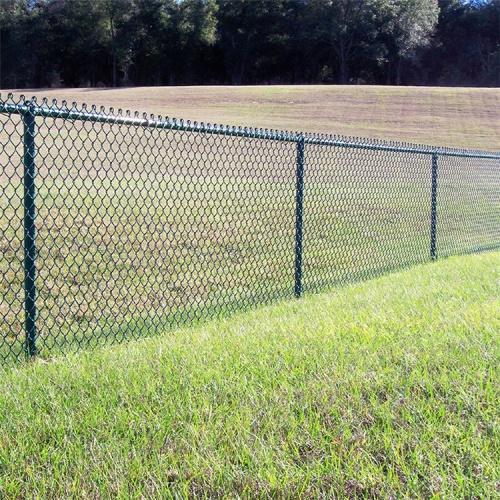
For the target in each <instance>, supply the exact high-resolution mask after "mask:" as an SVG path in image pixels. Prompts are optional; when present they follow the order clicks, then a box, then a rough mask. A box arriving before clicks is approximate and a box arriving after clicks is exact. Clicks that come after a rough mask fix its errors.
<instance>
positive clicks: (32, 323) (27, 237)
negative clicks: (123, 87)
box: [23, 106, 37, 356]
mask: <svg viewBox="0 0 500 500" xmlns="http://www.w3.org/2000/svg"><path fill="white" fill-rule="evenodd" d="M23 123H24V136H23V141H24V157H23V162H24V179H23V181H24V293H25V299H24V305H25V315H26V319H25V326H26V353H27V355H28V356H34V355H35V354H36V352H37V348H36V285H35V278H36V246H35V114H34V106H30V107H29V110H28V112H27V113H25V114H23Z"/></svg>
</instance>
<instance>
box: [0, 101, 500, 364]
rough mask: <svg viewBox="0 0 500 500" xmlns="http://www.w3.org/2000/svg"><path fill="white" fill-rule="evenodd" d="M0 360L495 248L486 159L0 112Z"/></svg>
mask: <svg viewBox="0 0 500 500" xmlns="http://www.w3.org/2000/svg"><path fill="white" fill-rule="evenodd" d="M0 139H1V142H0V203H1V213H0V267H1V270H2V282H1V293H0V318H1V337H0V360H2V361H3V362H7V361H9V360H15V359H21V358H24V357H25V356H32V355H34V354H40V355H42V356H44V357H50V356H53V355H57V354H58V353H60V352H61V351H63V350H67V349H68V348H69V349H75V348H83V347H87V346H97V345H100V344H104V343H107V344H112V343H116V342H120V341H123V340H124V339H129V338H138V337H143V336H147V335H152V334H154V333H156V332H163V331H165V330H167V329H169V328H172V327H174V326H177V325H180V324H185V323H193V322H194V321H198V320H200V319H201V318H204V317H208V316H211V317H213V316H215V315H220V314H229V313H231V312H233V311H236V310H243V309H246V308H249V307H251V306H253V305H255V304H263V303H268V302H271V301H275V300H277V299H281V298H291V297H300V296H301V295H302V294H303V293H308V292H317V291H320V290H324V289H325V288H327V287H331V286H335V285H339V284H345V283H348V282H351V281H356V280H361V279H366V278H369V277H371V276H375V275H378V274H381V273H385V272H387V271H390V270H395V269H398V268H402V267H406V266H409V265H412V264H416V263H420V262H425V261H428V260H430V259H436V258H437V257H446V256H449V255H455V254H461V253H470V252H479V251H485V250H494V249H499V248H500V153H487V152H481V151H461V150H452V149H443V148H431V147H422V146H415V145H409V144H399V143H385V142H378V141H368V140H357V139H349V138H344V137H334V136H328V137H327V136H317V135H308V134H297V133H288V132H277V131H272V130H270V131H269V130H256V129H246V128H230V127H224V126H214V125H205V124H197V123H190V122H183V121H176V120H169V119H168V118H167V119H162V118H161V117H158V118H156V117H154V116H149V117H148V116H146V115H143V116H139V115H138V114H135V115H131V114H130V113H128V112H127V113H122V112H121V111H118V112H117V113H114V111H113V110H112V109H111V110H110V111H109V112H106V110H105V109H104V108H100V109H97V108H96V107H94V106H92V107H86V106H85V105H84V106H83V107H81V108H78V107H77V105H76V104H73V105H72V106H71V107H69V106H68V105H67V104H66V103H65V102H63V103H62V104H61V105H58V104H57V102H55V101H53V102H52V103H50V104H49V103H48V102H47V101H46V100H44V101H43V102H41V103H40V104H39V103H37V101H36V100H32V101H26V100H24V99H21V100H20V101H19V102H14V101H13V98H12V96H11V95H9V97H8V98H7V100H2V99H1V98H0Z"/></svg>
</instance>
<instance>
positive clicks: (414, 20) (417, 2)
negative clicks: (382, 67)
mask: <svg viewBox="0 0 500 500" xmlns="http://www.w3.org/2000/svg"><path fill="white" fill-rule="evenodd" d="M384 7H385V9H386V11H387V13H388V17H389V22H388V23H387V25H386V26H387V30H388V32H389V33H390V36H391V37H392V38H393V40H394V43H395V47H396V54H395V56H396V59H397V71H396V85H400V84H401V76H402V67H403V62H404V61H405V60H409V59H412V58H415V56H416V54H417V50H418V49H419V48H422V47H425V46H427V45H428V44H429V43H430V41H431V35H432V33H433V32H434V29H435V27H436V24H437V22H438V15H439V5H438V0H389V1H387V2H385V5H384Z"/></svg>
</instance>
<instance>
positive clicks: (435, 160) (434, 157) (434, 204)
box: [431, 152, 438, 260]
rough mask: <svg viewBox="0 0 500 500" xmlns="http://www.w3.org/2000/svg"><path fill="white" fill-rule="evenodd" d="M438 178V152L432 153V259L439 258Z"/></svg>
mask: <svg viewBox="0 0 500 500" xmlns="http://www.w3.org/2000/svg"><path fill="white" fill-rule="evenodd" d="M437 178H438V154H437V153H436V152H434V153H432V188H431V189H432V191H431V259H432V260H436V259H437V252H436V222H437Z"/></svg>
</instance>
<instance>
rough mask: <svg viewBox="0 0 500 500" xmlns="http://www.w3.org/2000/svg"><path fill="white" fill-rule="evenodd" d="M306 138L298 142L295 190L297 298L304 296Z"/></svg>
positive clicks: (302, 137)
mask: <svg viewBox="0 0 500 500" xmlns="http://www.w3.org/2000/svg"><path fill="white" fill-rule="evenodd" d="M304 149H305V140H304V136H303V135H300V136H299V138H298V140H297V174H296V189H295V297H296V298H298V299H300V297H301V296H302V217H303V202H304Z"/></svg>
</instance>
